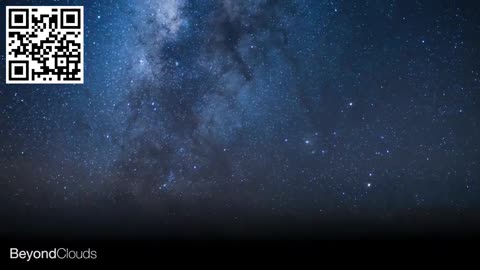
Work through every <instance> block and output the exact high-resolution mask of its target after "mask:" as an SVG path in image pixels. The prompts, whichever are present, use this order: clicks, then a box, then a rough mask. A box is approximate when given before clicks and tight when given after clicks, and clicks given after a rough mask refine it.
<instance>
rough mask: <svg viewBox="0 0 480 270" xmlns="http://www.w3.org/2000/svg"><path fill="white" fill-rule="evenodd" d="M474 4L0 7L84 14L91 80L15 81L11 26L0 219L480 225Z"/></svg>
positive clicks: (1, 134)
mask: <svg viewBox="0 0 480 270" xmlns="http://www.w3.org/2000/svg"><path fill="white" fill-rule="evenodd" d="M474 2H475V1H460V0H459V1H444V0H441V1H433V0H432V1H427V0H417V1H413V0H411V1H400V0H364V1H341V0H329V1H323V0H321V1H320V0H319V1H316V0H296V1H281V0H245V1H234V0H205V1H187V0H146V1H143V0H115V1H114V0H104V1H98V0H93V1H79V0H77V1H76V0H70V1H67V0H63V1H60V0H59V1H27V0H25V1H4V0H3V1H0V3H1V5H2V8H1V10H0V13H1V15H2V18H4V15H5V6H6V5H83V6H84V7H85V8H84V10H85V84H83V85H7V84H5V72H4V70H5V55H4V52H5V47H4V46H5V41H4V39H5V32H4V31H5V21H4V20H1V21H0V24H1V27H0V28H1V30H0V31H1V33H0V37H1V39H2V40H1V42H0V52H1V56H0V57H1V61H0V62H1V63H0V65H1V70H2V72H0V205H1V210H0V213H3V215H10V216H12V215H13V216H14V217H18V218H19V217H20V216H36V215H38V216H43V215H46V216H49V215H50V216H52V215H53V216H55V215H58V216H62V217H65V216H66V215H79V216H82V220H85V219H88V220H90V221H91V222H93V223H95V220H96V219H97V218H99V217H98V216H102V215H99V214H98V213H103V214H106V213H109V214H111V215H112V216H122V213H136V214H137V215H138V216H142V217H153V218H156V219H158V220H161V221H165V220H169V219H173V218H183V217H189V218H192V219H193V220H196V219H200V218H201V219H205V220H216V219H222V220H227V221H232V222H242V221H245V220H247V218H246V217H252V216H253V217H266V216H268V217H279V218H284V219H289V220H295V219H297V220H312V219H314V220H319V221H322V220H330V221H332V220H333V222H336V221H338V220H341V219H344V218H347V219H354V220H356V219H362V220H365V219H367V220H390V219H393V220H395V219H396V218H399V217H400V218H402V219H403V220H409V219H413V218H414V217H418V216H420V217H428V216H429V215H435V213H437V214H438V213H441V214H442V218H445V219H449V218H452V219H453V218H455V217H457V216H462V215H472V214H473V215H479V214H480V197H479V194H480V152H479V151H480V126H479V120H480V106H479V104H478V102H479V101H478V98H479V97H480V9H479V7H478V6H477V5H478V4H475V3H474ZM127 216H128V215H127ZM253 220H255V218H253Z"/></svg>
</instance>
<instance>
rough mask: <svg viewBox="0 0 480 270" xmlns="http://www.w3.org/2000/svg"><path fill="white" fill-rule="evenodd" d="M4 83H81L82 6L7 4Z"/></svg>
mask: <svg viewBox="0 0 480 270" xmlns="http://www.w3.org/2000/svg"><path fill="white" fill-rule="evenodd" d="M6 14H7V16H6V17H7V18H6V19H7V21H6V25H7V31H6V34H7V37H6V42H7V44H6V48H7V51H6V56H7V57H6V60H7V63H6V67H7V68H6V70H7V75H6V78H7V83H9V84H14V83H17V84H18V83H22V84H27V83H29V84H37V83H62V84H82V83H83V77H84V76H83V62H84V60H83V48H84V47H83V46H84V44H83V7H81V6H7V10H6Z"/></svg>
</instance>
